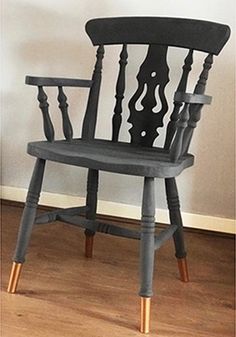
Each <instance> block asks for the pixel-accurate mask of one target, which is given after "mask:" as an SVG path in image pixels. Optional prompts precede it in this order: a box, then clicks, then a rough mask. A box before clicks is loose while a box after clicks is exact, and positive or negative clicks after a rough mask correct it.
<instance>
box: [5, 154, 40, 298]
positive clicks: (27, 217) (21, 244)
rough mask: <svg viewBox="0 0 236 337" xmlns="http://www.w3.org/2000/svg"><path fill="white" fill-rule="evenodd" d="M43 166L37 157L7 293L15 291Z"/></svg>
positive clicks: (36, 202) (32, 220)
mask: <svg viewBox="0 0 236 337" xmlns="http://www.w3.org/2000/svg"><path fill="white" fill-rule="evenodd" d="M44 168H45V160H43V159H37V161H36V163H35V167H34V171H33V175H32V178H31V182H30V186H29V190H28V194H27V198H26V202H25V208H24V211H23V214H22V217H21V223H20V227H19V232H18V238H17V243H16V249H15V253H14V256H13V265H12V270H11V275H10V280H9V284H8V288H7V291H8V292H9V293H15V292H16V289H17V284H18V281H19V277H20V272H21V269H22V264H23V263H24V262H25V254H26V250H27V247H28V244H29V240H30V237H31V232H32V229H33V225H34V220H35V216H36V210H37V206H38V201H39V195H40V192H41V187H42V181H43V174H44Z"/></svg>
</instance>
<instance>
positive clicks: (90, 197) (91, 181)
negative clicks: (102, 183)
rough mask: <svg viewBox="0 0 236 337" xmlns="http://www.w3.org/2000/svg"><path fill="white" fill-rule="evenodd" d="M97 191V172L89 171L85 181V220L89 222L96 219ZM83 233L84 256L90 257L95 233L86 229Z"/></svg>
mask: <svg viewBox="0 0 236 337" xmlns="http://www.w3.org/2000/svg"><path fill="white" fill-rule="evenodd" d="M97 191H98V171H97V170H92V169H89V171H88V181H87V198H86V206H88V211H87V212H86V218H87V219H90V220H95V218H96V211H97ZM84 233H85V256H86V257H92V256H93V241H94V235H95V232H93V231H91V230H89V229H86V230H85V232H84Z"/></svg>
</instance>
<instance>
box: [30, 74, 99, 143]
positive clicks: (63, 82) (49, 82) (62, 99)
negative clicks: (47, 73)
mask: <svg viewBox="0 0 236 337" xmlns="http://www.w3.org/2000/svg"><path fill="white" fill-rule="evenodd" d="M25 83H26V84H28V85H34V86H37V87H38V97H37V98H38V101H39V108H40V110H41V111H42V115H43V128H44V134H45V137H46V138H47V140H48V141H49V142H53V141H54V127H53V124H52V121H51V118H50V114H49V104H48V97H47V94H46V92H45V91H44V88H43V87H58V96H57V100H58V103H59V105H58V107H59V109H60V110H61V114H62V128H63V133H64V136H65V139H66V140H68V141H70V140H71V139H72V138H73V129H72V125H71V122H70V118H69V114H68V103H67V97H66V95H65V93H64V91H63V87H82V88H90V87H91V86H92V84H93V81H92V80H81V79H72V78H59V77H36V76H26V78H25Z"/></svg>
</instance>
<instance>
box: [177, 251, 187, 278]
mask: <svg viewBox="0 0 236 337" xmlns="http://www.w3.org/2000/svg"><path fill="white" fill-rule="evenodd" d="M177 261H178V267H179V274H180V279H181V281H183V282H189V276H188V265H187V260H186V257H183V258H181V259H179V258H177Z"/></svg>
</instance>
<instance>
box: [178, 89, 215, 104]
mask: <svg viewBox="0 0 236 337" xmlns="http://www.w3.org/2000/svg"><path fill="white" fill-rule="evenodd" d="M174 101H175V102H181V103H182V102H184V103H189V104H211V101H212V97H211V96H207V95H200V94H189V93H186V92H180V91H176V93H175V96H174Z"/></svg>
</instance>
